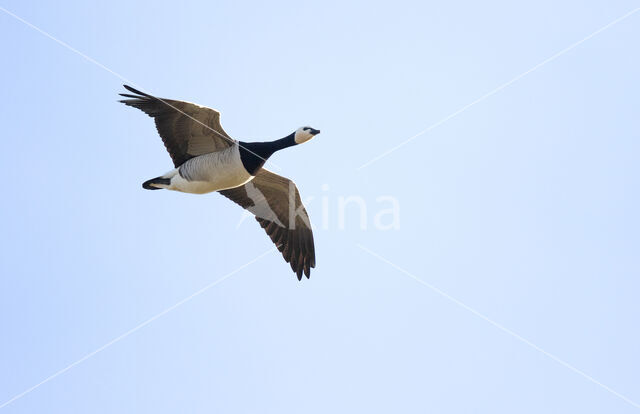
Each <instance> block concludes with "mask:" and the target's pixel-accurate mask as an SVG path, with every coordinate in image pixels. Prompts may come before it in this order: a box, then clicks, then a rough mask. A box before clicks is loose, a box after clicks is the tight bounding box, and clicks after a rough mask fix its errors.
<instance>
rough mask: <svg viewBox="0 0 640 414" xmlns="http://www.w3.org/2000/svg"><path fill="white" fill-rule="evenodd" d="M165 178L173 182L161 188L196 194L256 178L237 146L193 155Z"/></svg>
mask: <svg viewBox="0 0 640 414" xmlns="http://www.w3.org/2000/svg"><path fill="white" fill-rule="evenodd" d="M181 169H182V174H180V170H181ZM162 177H163V178H171V184H170V185H168V186H166V185H157V187H161V188H166V189H167V190H173V191H182V192H183V193H193V194H204V193H210V192H212V191H218V190H225V189H227V188H234V187H239V186H241V185H243V184H246V183H247V182H249V181H251V180H252V179H253V176H252V175H250V174H249V173H248V172H247V170H245V168H244V166H243V165H242V161H241V160H240V151H239V148H238V146H237V145H234V146H232V147H230V148H227V149H224V150H222V151H219V152H214V153H211V154H204V155H200V156H198V157H195V158H192V159H190V160H188V161H187V162H185V163H184V164H182V165H181V166H180V167H179V168H175V169H173V170H171V171H169V172H168V173H167V174H165V175H163V176H162Z"/></svg>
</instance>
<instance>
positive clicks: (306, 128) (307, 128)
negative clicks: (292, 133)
mask: <svg viewBox="0 0 640 414" xmlns="http://www.w3.org/2000/svg"><path fill="white" fill-rule="evenodd" d="M310 129H311V128H309V127H304V128H302V130H303V131H308V130H310Z"/></svg>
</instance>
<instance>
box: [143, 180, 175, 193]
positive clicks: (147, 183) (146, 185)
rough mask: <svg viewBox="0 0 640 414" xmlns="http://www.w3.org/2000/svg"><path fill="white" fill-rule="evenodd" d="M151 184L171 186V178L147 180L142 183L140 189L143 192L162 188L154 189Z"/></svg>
mask: <svg viewBox="0 0 640 414" xmlns="http://www.w3.org/2000/svg"><path fill="white" fill-rule="evenodd" d="M151 184H164V185H170V184H171V178H162V177H156V178H152V179H150V180H147V181H145V182H144V183H142V188H144V189H145V190H162V188H160V187H154V186H152V185H151Z"/></svg>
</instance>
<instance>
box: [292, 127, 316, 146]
mask: <svg viewBox="0 0 640 414" xmlns="http://www.w3.org/2000/svg"><path fill="white" fill-rule="evenodd" d="M319 133H320V130H319V129H314V128H311V127H310V126H303V127H300V128H298V129H296V132H295V133H294V135H293V139H294V140H295V141H296V144H302V143H303V142H307V141H309V140H310V139H311V138H313V137H315V136H316V135H318V134H319Z"/></svg>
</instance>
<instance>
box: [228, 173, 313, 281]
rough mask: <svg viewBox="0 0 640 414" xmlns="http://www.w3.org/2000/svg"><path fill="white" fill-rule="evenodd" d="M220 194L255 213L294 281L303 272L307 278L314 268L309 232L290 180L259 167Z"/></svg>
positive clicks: (310, 232)
mask: <svg viewBox="0 0 640 414" xmlns="http://www.w3.org/2000/svg"><path fill="white" fill-rule="evenodd" d="M220 194H222V195H223V196H225V197H227V198H229V199H230V200H231V201H233V202H235V203H237V204H239V205H240V206H242V207H243V208H245V209H247V210H249V211H250V212H252V213H253V214H255V216H256V220H258V223H260V226H262V228H263V229H265V231H266V232H267V234H268V235H269V237H271V240H272V241H273V242H274V243H275V244H276V246H277V247H278V250H280V252H282V256H283V257H284V260H286V261H287V262H289V263H290V264H291V269H292V270H293V271H294V272H295V273H296V275H297V276H298V280H300V279H302V273H303V272H304V274H305V275H306V276H307V278H309V275H310V272H311V269H310V268H312V267H315V266H316V253H315V247H314V245H313V233H312V231H311V222H310V221H309V215H308V214H307V211H306V210H305V209H304V206H303V205H302V201H301V199H300V193H299V192H298V188H297V187H296V185H295V184H294V183H293V181H291V180H289V179H288V178H285V177H281V176H279V175H278V174H274V173H272V172H271V171H268V170H266V169H264V168H263V169H261V170H260V171H259V172H258V174H257V175H256V177H255V178H254V179H253V180H251V181H249V182H248V183H247V184H245V185H243V186H240V187H236V188H230V189H228V190H222V191H220Z"/></svg>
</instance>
